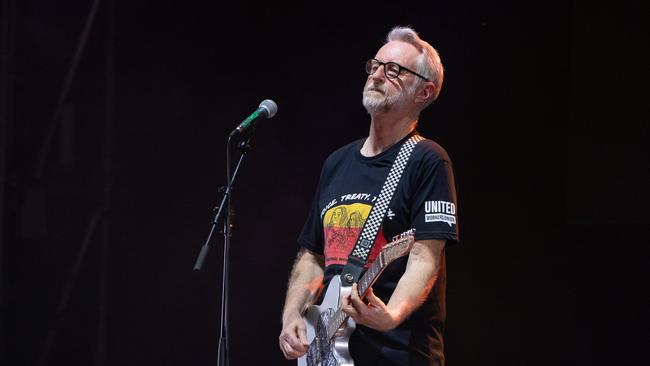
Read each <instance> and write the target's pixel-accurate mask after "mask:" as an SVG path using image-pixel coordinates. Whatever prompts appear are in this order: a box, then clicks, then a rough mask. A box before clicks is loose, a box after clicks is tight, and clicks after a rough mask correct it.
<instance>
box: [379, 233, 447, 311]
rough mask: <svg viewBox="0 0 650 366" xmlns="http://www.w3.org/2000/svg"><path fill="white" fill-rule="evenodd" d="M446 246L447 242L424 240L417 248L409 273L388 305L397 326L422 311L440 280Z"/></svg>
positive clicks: (410, 257) (399, 283)
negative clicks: (422, 306) (418, 310)
mask: <svg viewBox="0 0 650 366" xmlns="http://www.w3.org/2000/svg"><path fill="white" fill-rule="evenodd" d="M444 244H445V241H444V240H424V241H421V242H416V243H415V244H414V246H413V249H412V251H411V254H410V255H409V259H408V262H407V265H406V271H405V272H404V274H403V275H402V277H401V278H400V280H399V282H398V283H397V287H396V288H395V291H394V292H393V295H392V296H391V298H390V300H389V301H388V304H386V305H387V307H388V310H389V311H390V312H391V313H392V315H393V316H394V317H395V321H396V323H397V324H400V323H402V322H403V321H404V320H405V319H406V318H407V317H408V316H409V315H411V314H412V313H413V312H414V311H415V310H416V309H417V308H419V307H420V306H421V305H422V303H423V302H424V301H425V300H426V298H427V296H428V295H429V292H430V291H431V288H432V287H433V284H434V283H435V281H436V279H437V277H438V272H439V270H440V263H441V258H442V255H443V250H444Z"/></svg>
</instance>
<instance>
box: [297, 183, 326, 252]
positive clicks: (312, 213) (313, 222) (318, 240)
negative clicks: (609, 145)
mask: <svg viewBox="0 0 650 366" xmlns="http://www.w3.org/2000/svg"><path fill="white" fill-rule="evenodd" d="M319 193H320V185H319V189H318V190H317V191H316V194H315V195H314V199H313V201H312V204H311V208H310V209H309V214H308V215H307V220H306V221H305V225H304V226H303V227H302V231H301V232H300V235H299V236H298V243H299V244H300V245H301V246H302V247H303V248H306V249H309V250H311V251H312V252H314V253H317V254H323V222H322V220H321V219H320V212H319V209H318V198H319Z"/></svg>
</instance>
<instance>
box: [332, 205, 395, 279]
mask: <svg viewBox="0 0 650 366" xmlns="http://www.w3.org/2000/svg"><path fill="white" fill-rule="evenodd" d="M371 209H372V206H371V205H368V204H365V203H353V204H350V205H339V206H334V207H332V208H330V209H329V210H327V212H325V215H324V216H323V227H324V228H325V265H326V266H329V265H331V264H345V263H346V262H347V261H348V255H349V254H350V252H351V251H352V248H354V245H355V244H356V242H357V238H359V233H360V232H361V229H362V228H363V224H364V223H365V222H366V219H367V218H368V215H369V214H370V210H371ZM385 244H386V239H385V238H384V234H383V232H382V231H381V230H379V234H378V235H377V239H376V241H375V245H374V246H373V247H372V251H371V252H370V256H369V257H368V262H367V263H366V267H367V266H368V265H370V264H371V263H372V262H373V261H374V260H375V258H376V257H377V255H378V254H379V252H380V251H381V249H382V248H383V247H384V245H385Z"/></svg>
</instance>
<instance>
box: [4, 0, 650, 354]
mask: <svg viewBox="0 0 650 366" xmlns="http://www.w3.org/2000/svg"><path fill="white" fill-rule="evenodd" d="M92 3H93V1H91V0H88V1H71V0H60V1H44V0H20V1H17V0H4V1H3V3H2V9H1V10H2V39H1V41H2V42H1V43H2V59H1V60H0V61H1V62H2V69H1V70H0V72H1V75H0V77H1V80H0V81H1V82H2V84H1V89H0V91H1V93H2V94H1V95H0V97H1V98H0V99H1V104H0V108H1V110H0V113H1V114H0V117H1V121H0V123H1V124H0V184H1V186H0V209H1V211H0V212H1V214H0V218H1V220H0V239H1V241H0V285H1V286H0V364H2V365H64V364H65V365H90V364H97V365H104V364H105V365H187V364H194V365H214V364H216V350H217V340H218V329H219V327H218V325H219V324H218V319H219V306H220V300H219V293H220V288H221V263H222V253H221V248H222V242H221V237H219V236H217V237H215V238H214V239H213V242H212V245H213V250H212V251H211V252H210V254H209V257H208V259H207V261H206V264H205V266H204V269H203V271H201V272H193V271H192V267H193V265H194V260H195V258H196V256H197V254H198V251H199V248H200V246H201V245H202V244H203V241H204V240H205V238H206V235H207V233H208V230H209V226H210V224H209V222H210V219H211V217H212V213H211V210H212V208H213V207H214V206H215V205H216V204H217V191H218V188H219V186H220V185H222V184H223V183H224V174H225V163H224V161H225V154H224V151H225V147H224V143H225V138H226V136H227V134H228V133H229V132H230V131H231V130H232V129H233V128H234V127H235V126H236V125H237V124H238V123H239V122H240V121H241V120H242V119H243V118H244V117H245V116H246V115H247V114H248V113H250V112H252V111H253V110H254V109H255V108H256V107H257V105H258V103H259V102H260V101H261V100H262V99H266V98H272V99H274V100H275V101H276V102H277V104H278V106H279V112H278V114H277V116H275V117H274V118H273V119H270V120H268V121H264V122H263V124H260V126H259V128H258V129H257V131H256V133H255V139H254V141H253V144H254V146H253V149H252V151H251V152H250V154H249V155H248V156H247V158H246V160H245V162H244V165H243V167H242V170H241V173H240V176H239V177H238V181H237V186H236V190H235V191H234V198H233V204H234V207H235V209H236V212H235V214H236V217H235V220H236V231H235V233H234V238H233V247H232V253H231V256H232V258H231V276H232V277H231V285H232V292H231V305H232V309H231V339H230V342H231V364H233V365H254V364H260V363H264V364H268V365H284V364H293V362H287V361H283V358H282V355H281V353H280V351H279V350H278V348H277V336H278V334H279V331H280V312H281V307H282V303H283V299H284V293H285V289H286V279H287V276H288V273H289V270H290V266H291V263H292V261H293V257H294V255H295V252H296V250H297V244H296V242H295V238H296V237H297V234H298V232H299V230H300V228H301V227H302V224H303V220H304V218H305V216H306V213H307V210H308V206H309V204H310V201H311V197H312V194H313V190H314V188H315V185H316V183H317V179H318V174H319V171H320V166H321V163H322V162H323V160H324V159H325V158H326V156H327V155H328V154H329V153H330V152H332V151H333V150H334V149H336V148H337V147H339V146H341V145H343V144H345V143H347V142H349V141H352V140H354V139H357V138H360V137H363V136H364V134H365V133H367V129H368V116H367V114H366V113H365V111H364V109H363V107H362V106H361V89H362V85H363V83H364V81H365V78H366V76H365V73H364V72H363V64H364V62H365V60H366V59H368V58H369V57H372V56H373V55H374V53H375V52H376V50H377V49H378V48H379V47H380V46H381V44H382V42H383V38H384V37H385V35H386V33H387V32H388V31H389V30H390V28H391V27H392V26H394V25H398V24H402V25H412V26H413V27H414V28H415V29H416V30H417V31H418V32H419V33H420V35H421V36H422V37H423V38H424V39H426V40H428V41H430V42H431V43H432V44H433V45H434V47H436V48H437V49H438V50H439V52H440V54H441V56H442V59H443V63H444V65H445V69H446V75H445V85H444V87H443V91H442V94H441V96H440V99H439V100H438V101H437V102H436V103H435V104H434V105H432V106H431V107H430V108H429V109H427V110H426V111H425V112H424V113H423V115H422V116H421V119H420V130H421V132H422V133H423V134H424V135H425V136H427V137H429V138H432V139H434V140H436V141H437V142H439V143H440V144H441V145H443V146H444V147H445V148H446V149H447V151H448V152H449V153H450V155H451V157H452V159H453V161H454V163H455V168H456V175H457V181H458V184H459V200H460V204H459V206H460V210H459V211H460V220H461V243H460V244H459V245H457V246H454V247H450V248H449V249H448V250H447V260H448V279H449V281H448V322H447V331H446V332H447V333H446V355H447V359H448V364H449V365H549V364H550V365H638V364H644V363H647V359H648V356H647V353H646V352H645V349H647V344H648V342H649V341H650V335H649V334H650V333H649V332H648V330H649V329H650V316H649V315H648V313H647V308H648V304H650V301H649V300H650V299H648V293H649V286H648V278H649V277H650V269H649V267H650V266H649V264H650V263H649V260H648V256H647V255H648V253H649V252H650V251H649V250H648V249H647V246H648V243H649V242H650V240H649V239H648V237H649V234H650V225H649V224H650V213H649V212H650V211H649V210H648V209H647V208H648V207H649V205H650V193H648V186H649V185H650V171H649V170H650V147H649V145H650V144H649V143H648V140H649V138H650V118H649V117H650V110H649V107H648V106H650V93H648V88H647V86H648V84H650V77H649V76H650V75H649V72H648V67H647V65H648V64H650V57H649V56H648V54H649V53H648V51H649V50H648V44H650V42H648V39H649V37H648V36H649V33H650V32H649V31H650V26H649V24H650V23H649V22H648V17H647V14H648V12H647V11H646V9H644V8H642V7H641V6H640V5H639V4H641V2H632V1H617V2H614V3H608V4H607V5H599V4H598V3H597V2H592V1H586V0H574V1H546V2H532V3H529V2H515V1H513V2H506V1H484V2H479V1H458V0H457V1H436V2H433V1H429V2H425V3H408V2H395V1H390V2H381V1H375V2H359V3H353V2H341V3H335V2H320V3H303V4H293V5H277V4H272V3H267V4H253V3H252V2H250V3H246V2H240V3H238V4H237V5H234V4H231V3H220V4H217V3H216V2H210V3H208V2H199V1H180V0H166V1H114V0H113V1H98V2H97V3H98V6H97V8H96V12H95V17H94V19H93V21H92V22H91V23H92V24H91V26H90V27H89V28H88V37H87V39H86V41H85V42H80V40H82V37H81V35H82V33H83V32H82V30H83V29H84V24H85V23H86V22H87V21H88V16H89V14H90V13H91V5H92ZM80 44H83V47H81V48H79V47H80V46H79V45H80ZM78 50H79V51H80V52H78V54H79V57H78V62H77V63H75V57H74V55H75V53H76V52H77V51H78ZM71 70H74V72H71ZM67 79H69V81H70V82H69V83H66V80H67ZM66 85H69V89H68V88H66V87H65V86H66ZM48 136H49V137H48ZM48 141H49V142H48ZM84 238H86V239H84ZM84 243H85V245H84ZM66 294H67V295H66ZM102 314H103V315H102Z"/></svg>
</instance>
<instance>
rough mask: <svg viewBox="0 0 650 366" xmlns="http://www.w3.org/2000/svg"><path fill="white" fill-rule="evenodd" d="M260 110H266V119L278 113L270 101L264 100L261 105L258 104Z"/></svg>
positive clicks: (276, 106) (273, 103)
mask: <svg viewBox="0 0 650 366" xmlns="http://www.w3.org/2000/svg"><path fill="white" fill-rule="evenodd" d="M260 108H264V110H266V118H271V117H273V116H275V114H276V113H278V105H277V104H275V102H274V101H272V100H271V99H264V100H263V101H262V103H260Z"/></svg>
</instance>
